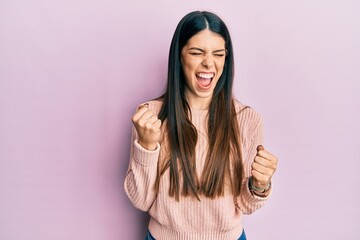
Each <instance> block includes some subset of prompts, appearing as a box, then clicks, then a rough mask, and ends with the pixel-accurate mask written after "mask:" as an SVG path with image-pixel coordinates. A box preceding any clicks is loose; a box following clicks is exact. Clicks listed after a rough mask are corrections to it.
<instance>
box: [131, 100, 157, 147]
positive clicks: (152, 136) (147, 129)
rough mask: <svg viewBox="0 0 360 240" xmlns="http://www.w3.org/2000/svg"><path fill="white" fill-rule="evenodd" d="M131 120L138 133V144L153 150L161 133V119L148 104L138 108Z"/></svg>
mask: <svg viewBox="0 0 360 240" xmlns="http://www.w3.org/2000/svg"><path fill="white" fill-rule="evenodd" d="M132 122H133V124H134V126H135V129H136V131H137V133H138V141H139V144H140V145H141V146H142V147H143V148H145V149H147V150H155V149H156V146H157V143H158V141H159V139H160V135H161V132H160V127H161V120H160V119H158V117H157V115H156V114H155V113H154V112H153V111H152V110H150V109H149V107H148V104H144V105H141V106H140V107H139V108H138V110H137V111H136V113H135V114H134V115H133V117H132Z"/></svg>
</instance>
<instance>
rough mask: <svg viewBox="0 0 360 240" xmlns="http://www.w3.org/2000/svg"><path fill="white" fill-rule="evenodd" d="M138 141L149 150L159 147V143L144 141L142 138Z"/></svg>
mask: <svg viewBox="0 0 360 240" xmlns="http://www.w3.org/2000/svg"><path fill="white" fill-rule="evenodd" d="M138 143H139V144H140V146H142V147H143V148H145V149H146V150H149V151H154V150H156V148H157V143H144V142H142V141H141V140H138Z"/></svg>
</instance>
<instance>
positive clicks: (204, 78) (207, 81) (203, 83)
mask: <svg viewBox="0 0 360 240" xmlns="http://www.w3.org/2000/svg"><path fill="white" fill-rule="evenodd" d="M214 76H215V73H197V74H196V79H197V81H198V84H199V87H200V88H201V89H204V90H206V89H208V88H210V86H211V81H212V80H213V78H214Z"/></svg>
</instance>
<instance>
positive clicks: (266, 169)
mask: <svg viewBox="0 0 360 240" xmlns="http://www.w3.org/2000/svg"><path fill="white" fill-rule="evenodd" d="M277 163H278V159H277V158H276V157H275V156H274V155H272V154H271V153H270V152H268V151H266V150H265V148H264V147H263V146H262V145H259V146H258V147H257V154H256V156H255V159H254V162H253V164H252V165H251V174H252V178H253V179H252V185H253V186H254V187H256V188H262V189H267V188H268V187H269V184H270V181H271V177H272V176H273V174H274V173H275V171H276V168H277Z"/></svg>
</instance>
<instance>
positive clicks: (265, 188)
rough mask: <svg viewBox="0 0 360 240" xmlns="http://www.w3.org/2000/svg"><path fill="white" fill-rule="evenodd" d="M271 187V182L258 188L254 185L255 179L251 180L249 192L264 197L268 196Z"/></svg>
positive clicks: (251, 178)
mask: <svg viewBox="0 0 360 240" xmlns="http://www.w3.org/2000/svg"><path fill="white" fill-rule="evenodd" d="M270 187H271V181H269V182H268V183H267V184H265V185H261V186H258V185H255V184H254V179H253V177H250V178H249V190H250V192H252V193H253V194H255V195H258V196H261V197H263V196H264V195H266V193H267V192H268V190H269V189H270Z"/></svg>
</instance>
